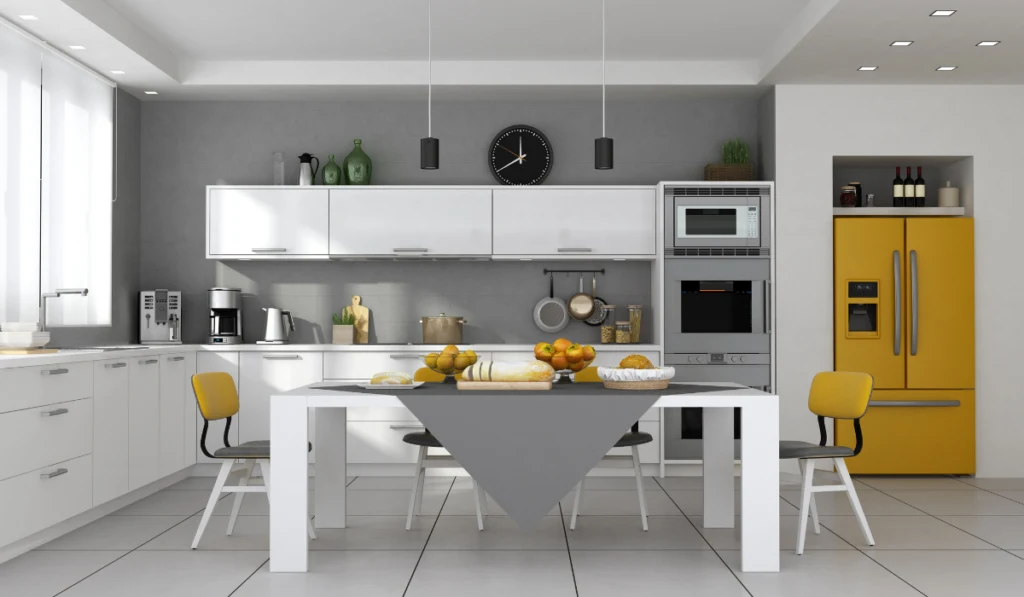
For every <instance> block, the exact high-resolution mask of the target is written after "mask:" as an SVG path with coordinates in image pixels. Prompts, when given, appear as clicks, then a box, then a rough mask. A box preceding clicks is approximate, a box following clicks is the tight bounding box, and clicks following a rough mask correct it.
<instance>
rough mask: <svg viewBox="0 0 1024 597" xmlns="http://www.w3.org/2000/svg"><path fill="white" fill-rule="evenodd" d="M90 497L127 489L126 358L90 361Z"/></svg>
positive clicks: (96, 500) (105, 497)
mask: <svg viewBox="0 0 1024 597" xmlns="http://www.w3.org/2000/svg"><path fill="white" fill-rule="evenodd" d="M92 377H93V384H94V385H93V399H92V403H93V408H92V412H93V414H92V417H93V418H92V431H93V433H92V437H93V443H92V501H93V505H94V506H99V505H100V504H102V503H104V502H109V501H110V500H112V499H114V498H116V497H119V496H122V495H124V494H126V493H128V450H129V448H128V433H129V431H128V430H129V424H130V423H129V420H128V411H129V397H128V396H129V393H128V392H129V390H128V385H129V382H128V360H126V359H118V360H111V361H97V362H95V363H93V376H92Z"/></svg>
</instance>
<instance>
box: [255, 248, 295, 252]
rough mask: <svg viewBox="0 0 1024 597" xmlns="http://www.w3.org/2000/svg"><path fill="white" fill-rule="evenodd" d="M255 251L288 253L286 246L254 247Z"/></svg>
mask: <svg viewBox="0 0 1024 597" xmlns="http://www.w3.org/2000/svg"><path fill="white" fill-rule="evenodd" d="M252 252H253V253H287V252H288V249H285V248H284V247H253V248H252Z"/></svg>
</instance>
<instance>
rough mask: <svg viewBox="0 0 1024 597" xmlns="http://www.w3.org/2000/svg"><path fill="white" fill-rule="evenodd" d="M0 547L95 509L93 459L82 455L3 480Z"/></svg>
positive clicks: (0, 493)
mask: <svg viewBox="0 0 1024 597" xmlns="http://www.w3.org/2000/svg"><path fill="white" fill-rule="evenodd" d="M0 504H3V516H0V545H7V544H8V543H12V542H14V541H17V540H18V539H22V538H24V537H27V536H29V535H31V534H32V533H36V532H38V531H41V530H43V529H45V528H47V527H49V526H52V525H55V524H57V523H58V522H61V521H62V520H67V519H68V518H71V517H72V516H74V515H76V514H80V513H82V512H85V511H86V510H88V509H89V508H91V507H92V456H89V455H86V456H80V457H78V458H75V459H73V460H67V461H64V462H61V463H58V464H53V465H50V466H47V467H44V468H40V469H36V470H34V471H31V472H28V473H24V474H22V475H18V476H17V477H11V478H10V479H6V480H4V481H0Z"/></svg>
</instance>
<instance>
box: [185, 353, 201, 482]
mask: <svg viewBox="0 0 1024 597" xmlns="http://www.w3.org/2000/svg"><path fill="white" fill-rule="evenodd" d="M185 356H186V358H185V403H184V404H183V405H182V406H183V408H184V411H185V412H184V414H183V415H182V416H183V417H184V419H182V421H183V424H184V425H185V441H184V444H183V445H182V446H181V448H182V452H183V456H182V458H183V459H184V462H185V466H192V465H193V464H195V463H196V454H198V453H199V448H198V446H199V444H198V437H199V436H198V435H197V432H198V430H197V429H196V426H195V424H194V423H195V420H196V416H197V413H198V411H199V406H198V404H197V403H196V393H195V390H193V389H192V376H193V375H195V374H196V353H194V352H190V353H188V354H187V355H185Z"/></svg>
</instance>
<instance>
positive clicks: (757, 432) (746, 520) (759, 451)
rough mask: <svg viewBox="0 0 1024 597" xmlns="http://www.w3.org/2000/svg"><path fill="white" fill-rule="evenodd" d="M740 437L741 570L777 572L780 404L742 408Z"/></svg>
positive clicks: (773, 403)
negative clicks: (741, 436)
mask: <svg viewBox="0 0 1024 597" xmlns="http://www.w3.org/2000/svg"><path fill="white" fill-rule="evenodd" d="M705 412H707V409H705ZM740 417H741V425H742V434H743V439H742V441H741V442H740V446H741V447H740V460H741V461H742V467H743V469H742V504H741V512H740V513H741V515H742V517H743V522H742V527H743V529H742V534H741V549H742V550H743V552H742V555H741V564H740V569H741V570H742V571H743V572H778V571H779V403H778V402H777V401H775V400H764V401H763V402H761V403H759V404H757V405H756V406H748V407H746V408H743V409H742V412H741V414H740Z"/></svg>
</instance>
